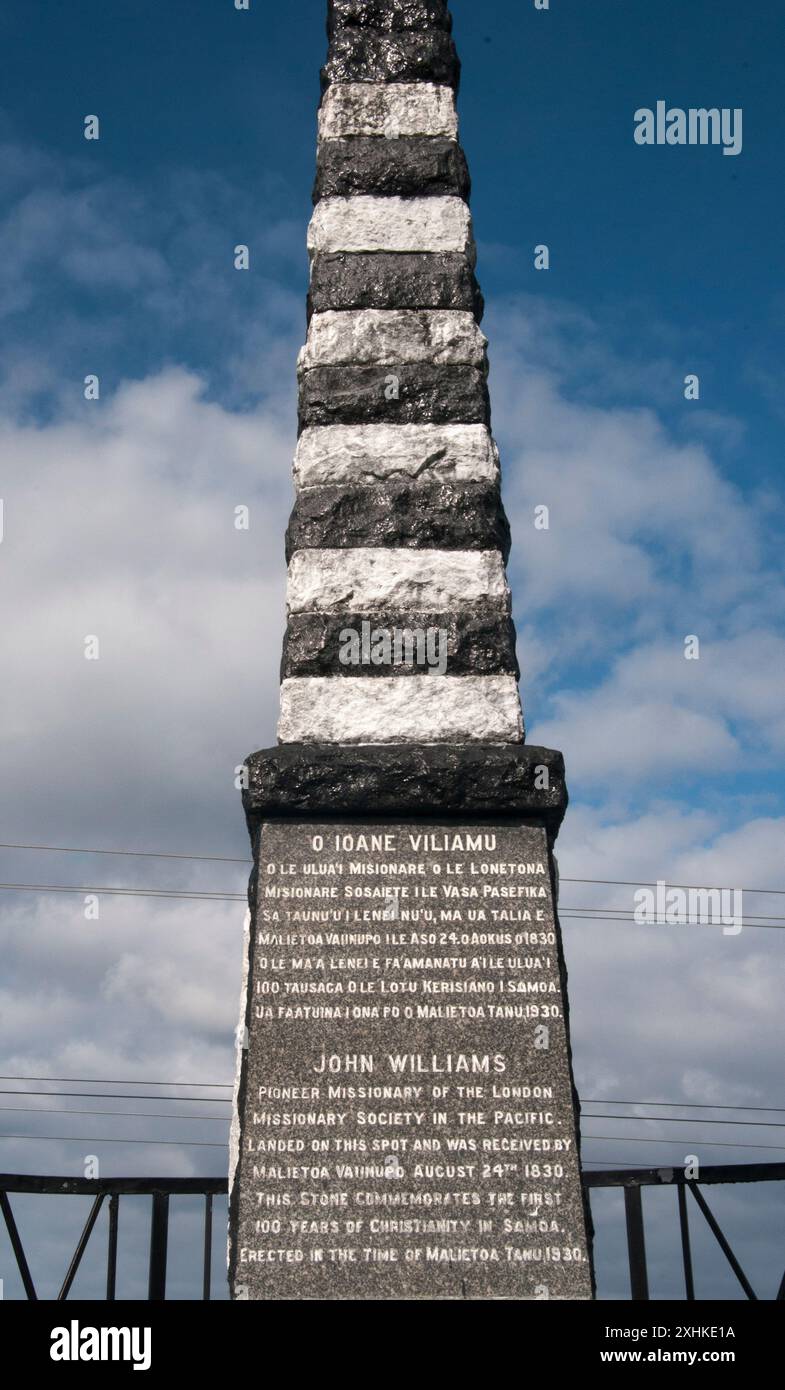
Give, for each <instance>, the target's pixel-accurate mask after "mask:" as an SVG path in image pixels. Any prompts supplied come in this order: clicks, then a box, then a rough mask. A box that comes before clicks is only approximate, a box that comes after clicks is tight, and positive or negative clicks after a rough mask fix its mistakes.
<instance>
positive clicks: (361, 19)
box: [327, 0, 452, 37]
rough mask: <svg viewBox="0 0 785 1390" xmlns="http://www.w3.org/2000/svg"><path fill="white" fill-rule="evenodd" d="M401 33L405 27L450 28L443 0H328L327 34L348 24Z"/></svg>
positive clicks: (347, 26)
mask: <svg viewBox="0 0 785 1390" xmlns="http://www.w3.org/2000/svg"><path fill="white" fill-rule="evenodd" d="M353 26H357V27H361V28H367V29H382V30H384V31H385V32H386V33H388V34H389V33H400V32H402V31H403V30H407V29H446V30H447V32H448V33H449V32H450V30H451V29H452V16H451V15H450V12H449V10H448V9H447V4H446V0H329V4H328V13H327V33H328V35H329V36H330V37H332V35H333V34H334V33H336V32H337V30H338V29H342V28H349V27H353Z"/></svg>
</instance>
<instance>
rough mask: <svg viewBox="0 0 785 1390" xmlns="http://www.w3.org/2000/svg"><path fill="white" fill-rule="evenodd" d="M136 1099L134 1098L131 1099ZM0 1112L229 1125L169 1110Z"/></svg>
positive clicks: (30, 1108) (27, 1108)
mask: <svg viewBox="0 0 785 1390" xmlns="http://www.w3.org/2000/svg"><path fill="white" fill-rule="evenodd" d="M133 1099H136V1097H133ZM0 1110H16V1111H18V1112H21V1113H22V1114H24V1115H102V1116H104V1118H106V1116H111V1117H112V1118H113V1117H114V1116H115V1115H119V1116H120V1117H121V1118H122V1119H124V1120H174V1121H175V1122H176V1123H178V1124H179V1122H180V1120H212V1122H213V1123H214V1124H215V1123H216V1121H217V1122H218V1124H222V1125H226V1124H228V1123H229V1116H228V1115H174V1114H173V1113H172V1111H171V1110H165V1111H160V1110H71V1109H65V1108H64V1107H60V1106H56V1105H46V1106H42V1107H41V1109H40V1110H39V1109H38V1107H37V1106H35V1105H0Z"/></svg>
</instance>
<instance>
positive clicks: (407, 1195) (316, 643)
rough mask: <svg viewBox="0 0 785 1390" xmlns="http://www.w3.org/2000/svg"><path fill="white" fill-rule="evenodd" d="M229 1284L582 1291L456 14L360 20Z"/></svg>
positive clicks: (303, 410)
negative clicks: (460, 116)
mask: <svg viewBox="0 0 785 1390" xmlns="http://www.w3.org/2000/svg"><path fill="white" fill-rule="evenodd" d="M328 9H329V17H328V37H329V54H328V59H327V64H326V67H325V68H324V70H323V74H322V102H321V109H320V112H319V140H318V167H317V177H316V186H315V190H314V201H315V210H314V214H313V218H312V221H311V225H310V228H309V232H308V250H309V253H310V259H311V286H310V294H309V303H308V310H309V326H308V337H307V342H306V344H305V347H304V348H303V350H302V352H301V354H300V359H299V363H298V374H299V387H300V411H299V414H300V418H299V439H298V445H297V454H296V458H295V462H294V481H295V487H296V502H295V506H294V511H293V513H292V517H291V521H290V524H289V528H288V532H287V538H286V543H287V559H288V564H289V577H288V594H287V618H288V625H287V629H286V637H285V642H284V652H283V666H282V680H281V714H280V723H279V727H278V738H279V743H278V746H277V747H275V748H270V749H264V750H263V751H261V752H258V753H255V754H253V755H252V756H251V757H250V758H248V759H247V761H246V764H245V769H246V774H247V777H246V780H247V787H246V790H245V791H244V795H243V800H244V806H245V813H246V817H247V822H248V827H249V831H250V835H251V841H252V846H253V856H254V869H253V873H252V876H251V882H250V889H249V905H250V911H249V917H248V930H247V936H246V973H245V981H244V987H243V1004H242V1017H241V1025H240V1029H239V1030H238V1037H239V1049H238V1055H239V1066H238V1082H237V1088H236V1097H235V1120H234V1125H233V1131H232V1154H231V1170H232V1171H231V1182H232V1188H231V1201H230V1261H229V1262H230V1270H229V1275H230V1284H231V1290H232V1295H233V1297H235V1298H249V1299H286V1300H292V1299H304V1300H309V1299H319V1300H334V1299H359V1300H376V1299H396V1300H400V1299H463V1298H466V1299H545V1298H553V1299H586V1298H590V1297H591V1296H592V1274H591V1258H590V1252H589V1240H588V1234H587V1220H586V1213H585V1206H584V1201H583V1196H582V1188H581V1182H580V1169H579V1155H578V1135H577V1124H576V1113H577V1111H576V1098H575V1092H574V1088H573V1081H572V1073H571V1065H570V1051H569V1038H568V1027H567V1008H566V1002H567V1001H566V992H565V987H566V976H565V971H564V963H563V957H562V950H561V941H560V935H559V926H558V920H557V915H556V872H555V865H554V860H553V853H552V849H553V841H554V839H555V837H556V834H557V832H558V829H559V825H560V823H561V820H562V817H563V815H564V811H565V807H566V803H567V794H566V789H565V783H564V765H563V760H562V757H561V754H560V753H556V752H553V751H551V750H548V749H544V748H533V747H530V746H528V745H527V744H526V743H525V742H524V731H523V720H522V715H521V707H520V701H519V696H518V683H517V682H518V676H519V671H518V666H517V662H516V657H515V634H514V629H513V626H512V621H511V613H510V591H509V588H508V584H507V578H506V573H505V561H506V559H507V554H508V549H509V528H508V525H507V519H506V517H505V514H504V510H503V507H502V502H501V497H500V480H499V456H498V452H497V449H496V445H495V443H494V440H493V437H492V435H491V430H490V406H489V399H488V389H487V358H486V347H487V344H486V340H485V338H484V337H483V335H482V333H481V331H480V328H479V320H480V318H481V316H482V308H483V304H482V297H481V295H480V292H479V289H478V286H477V282H476V279H475V274H474V267H475V248H474V242H473V239H472V226H471V218H470V213H469V207H468V196H469V176H468V172H467V168H466V161H465V158H464V155H463V151H462V149H461V146H460V145H459V143H458V135H457V118H456V109H455V94H456V89H457V85H458V74H459V64H458V59H457V57H456V53H455V48H454V44H453V39H452V34H451V28H452V25H451V19H450V15H449V12H448V8H447V5H446V3H443V0H365V3H363V0H332V3H330V4H329V7H328Z"/></svg>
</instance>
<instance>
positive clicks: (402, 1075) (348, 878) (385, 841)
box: [229, 814, 593, 1355]
mask: <svg viewBox="0 0 785 1390" xmlns="http://www.w3.org/2000/svg"><path fill="white" fill-rule="evenodd" d="M393 875H394V877H393ZM253 881H254V885H255V886H256V885H258V889H259V892H258V903H256V904H255V908H254V919H253V923H252V930H251V932H250V934H249V940H248V972H247V973H248V981H249V988H248V995H247V1002H246V1005H245V1008H244V1010H243V1013H242V1014H241V1028H240V1032H241V1034H245V1035H246V1037H247V1048H246V1050H245V1052H244V1055H243V1058H242V1066H241V1072H240V1080H239V1085H238V1088H237V1103H238V1108H239V1110H240V1114H241V1117H242V1138H243V1143H242V1145H241V1146H240V1147H239V1150H238V1166H237V1171H236V1174H235V1181H234V1182H233V1185H232V1192H231V1197H230V1213H231V1217H230V1226H231V1232H232V1240H231V1250H230V1262H229V1278H230V1284H231V1288H232V1294H233V1296H234V1297H235V1298H243V1299H248V1300H254V1301H269V1300H272V1299H277V1300H287V1301H297V1302H302V1301H303V1300H305V1301H321V1300H325V1301H332V1302H334V1301H345V1300H359V1301H369V1300H371V1301H374V1300H396V1301H399V1302H401V1301H418V1300H427V1301H431V1302H432V1301H446V1300H454V1301H459V1302H466V1301H467V1300H468V1301H476V1300H493V1301H497V1302H498V1301H501V1300H506V1301H511V1302H515V1303H516V1304H517V1303H520V1302H521V1301H524V1300H529V1301H538V1300H542V1299H543V1298H547V1299H549V1300H554V1301H559V1300H561V1301H565V1300H577V1299H582V1300H589V1299H591V1297H592V1293H593V1283H592V1271H591V1260H590V1246H589V1230H590V1219H589V1217H588V1213H587V1204H586V1203H585V1200H584V1197H583V1192H582V1186H581V1173H580V1154H579V1126H578V1119H577V1113H576V1110H577V1104H576V1095H575V1087H574V1081H573V1075H572V1068H571V1056H570V1034H569V1017H568V1007H567V991H566V970H565V965H564V957H563V952H562V949H561V942H560V936H559V923H558V917H557V912H556V875H555V869H554V865H553V862H552V859H551V856H550V854H549V845H548V839H547V832H546V830H545V827H544V826H543V825H542V824H540V823H537V822H529V823H523V822H521V821H520V820H512V821H511V820H508V819H506V818H501V819H496V820H489V821H486V822H481V823H477V822H476V821H458V822H455V821H450V820H445V819H438V820H437V819H429V820H427V821H425V822H423V821H421V820H418V821H413V820H411V819H409V820H403V819H401V820H389V819H386V818H384V817H380V816H379V815H378V814H374V815H372V816H371V817H369V818H368V819H366V820H364V821H362V822H359V823H358V822H357V821H351V820H348V819H336V820H330V819H329V818H326V817H324V816H316V817H312V818H309V819H308V820H304V821H299V822H292V821H291V820H278V819H276V820H272V819H271V820H269V821H266V822H264V823H263V825H262V826H261V827H260V834H259V836H258V839H257V842H256V844H255V845H254V875H253ZM459 885H463V886H473V887H474V888H475V891H477V892H478V893H482V894H483V899H482V901H483V902H484V903H485V906H484V907H483V908H482V911H481V912H480V911H479V910H478V911H477V918H479V919H480V921H481V925H480V927H479V928H478V929H477V930H478V931H479V932H481V933H482V935H483V938H484V943H485V944H484V945H483V947H482V948H480V949H479V950H476V949H474V950H473V949H472V948H471V947H469V948H466V947H462V946H461V945H460V944H453V942H456V943H457V942H460V941H461V939H462V937H463V936H469V937H470V936H471V935H472V934H473V931H472V928H471V926H470V925H469V922H468V921H467V918H468V912H467V907H468V904H467V903H466V900H465V899H463V900H462V899H461V897H460V896H459V897H458V899H457V901H456V899H455V898H447V895H446V891H445V890H446V889H447V888H448V887H449V888H453V889H454V890H455V892H456V893H459ZM262 887H263V890H264V891H263V892H262ZM502 890H503V891H504V892H505V897H504V898H503V897H502ZM252 892H253V893H254V896H256V894H255V891H254V890H252ZM374 892H375V902H374V899H373V898H372V897H371V894H372V893H374ZM316 893H318V894H319V895H320V896H321V899H322V901H321V904H320V906H321V908H322V909H323V910H322V911H321V912H320V911H318V910H317V911H313V912H310V913H309V912H308V911H307V907H308V904H306V903H305V902H304V899H305V898H306V897H310V896H312V895H314V894H316ZM486 893H487V894H488V895H490V896H485V894H486ZM273 907H274V912H273V911H271V909H272V908H273ZM374 908H375V911H374ZM458 908H461V909H462V911H458V910H456V909H458ZM494 908H495V911H494V910H493V909H494ZM271 919H272V921H271ZM319 922H326V923H327V924H328V925H326V926H324V927H320V926H319V925H318V924H319ZM320 932H321V933H322V934H323V938H324V940H325V944H324V946H323V947H322V948H321V949H320V948H319V946H316V947H315V948H314V947H313V946H312V945H310V943H311V942H312V941H313V939H314V938H315V937H317V938H318V936H319V934H320ZM430 933H433V934H434V935H435V937H436V940H437V942H438V941H441V940H442V939H443V937H444V936H446V940H447V942H449V943H450V944H449V945H448V944H444V945H441V947H440V946H436V947H433V946H431V947H428V946H425V947H424V946H423V945H422V937H423V934H426V940H431V939H432V938H431V936H430ZM542 933H547V937H546V940H547V941H548V943H549V944H548V948H547V949H538V948H537V945H536V943H537V942H538V941H539V939H540V936H541V934H542ZM328 939H329V943H330V944H329V945H328V944H327V941H328ZM273 943H274V944H273ZM347 947H348V949H347ZM271 955H272V957H273V959H272V960H271ZM328 982H329V983H328ZM318 992H320V997H317V994H318ZM535 1001H539V1007H538V1006H537V1005H536V1004H535ZM543 1017H547V1018H548V1020H549V1022H548V1025H547V1047H543V1046H542V1042H543V1038H542V1036H541V1035H542V1033H543V1025H542V1022H541V1020H542V1018H543ZM462 1083H465V1084H466V1085H468V1086H469V1087H470V1088H471V1089H470V1091H469V1092H468V1095H467V1090H466V1089H464V1086H463V1085H462ZM284 1095H285V1096H287V1097H293V1102H292V1101H289V1102H288V1103H287V1102H286V1101H282V1096H284ZM469 1097H470V1099H469ZM544 1097H547V1100H544ZM468 1105H471V1107H472V1111H473V1112H474V1114H473V1116H472V1119H473V1123H471V1122H470V1120H469V1117H468V1115H467V1114H466V1111H467V1109H468ZM284 1106H285V1109H284ZM467 1130H468V1132H469V1139H471V1137H472V1135H475V1144H476V1148H475V1149H474V1150H472V1147H471V1144H467ZM513 1139H516V1140H517V1141H518V1142H517V1144H513V1143H511V1140H513ZM524 1140H525V1141H527V1142H526V1146H525V1145H524ZM464 1145H466V1147H464ZM485 1155H487V1161H486V1158H485ZM554 1159H555V1160H556V1161H553V1160H554ZM524 1165H526V1166H524ZM533 1178H536V1186H534V1185H533V1183H532V1179H533ZM502 1182H504V1187H503V1188H502V1187H500V1183H502ZM303 1192H306V1193H312V1194H314V1195H313V1196H312V1197H310V1198H309V1197H305V1198H303V1196H302V1195H301V1194H302V1193H303ZM279 1204H280V1206H279ZM317 1204H319V1205H322V1204H324V1207H325V1209H326V1210H327V1211H328V1212H332V1216H331V1217H329V1218H326V1217H322V1218H321V1219H319V1218H316V1219H313V1218H312V1217H311V1218H308V1217H306V1218H303V1219H299V1220H295V1219H289V1218H288V1217H287V1218H286V1219H283V1217H282V1219H281V1221H280V1225H279V1224H278V1223H277V1221H275V1220H272V1221H271V1220H270V1218H269V1216H268V1217H267V1219H262V1220H260V1218H259V1212H260V1210H261V1211H262V1212H264V1211H267V1212H272V1211H273V1210H274V1209H275V1208H276V1207H278V1208H279V1210H281V1211H282V1212H286V1210H287V1208H288V1209H289V1211H290V1213H291V1212H292V1211H294V1212H298V1211H300V1210H301V1209H302V1206H303V1205H306V1206H307V1207H309V1208H310V1207H314V1206H316V1205H317ZM359 1212H362V1213H364V1214H365V1215H364V1217H360V1219H359V1221H358V1213H359ZM450 1213H453V1215H452V1216H450ZM350 1214H351V1215H350ZM323 1222H326V1223H327V1224H326V1226H325V1225H324V1224H322V1223H323ZM360 1222H361V1223H362V1224H360ZM325 1231H327V1232H329V1233H330V1234H329V1235H328V1239H333V1240H335V1241H340V1245H339V1246H338V1247H337V1248H336V1246H328V1247H326V1248H325V1244H324V1241H325ZM338 1250H340V1252H341V1254H340V1256H339V1255H338ZM556 1251H558V1252H559V1256H560V1257H558V1256H557V1255H556ZM566 1251H568V1252H569V1256H567V1255H566V1254H565V1253H564V1252H566ZM480 1252H482V1253H480ZM524 1316H525V1315H524ZM531 1316H532V1325H533V1326H534V1327H535V1329H536V1331H537V1332H539V1333H540V1334H542V1328H541V1326H540V1324H541V1322H542V1319H541V1317H539V1316H538V1312H537V1310H535V1309H533V1310H532V1315H531ZM549 1323H550V1320H549ZM554 1325H555V1324H554ZM546 1335H547V1334H546ZM554 1350H555V1354H556V1355H558V1350H557V1349H554Z"/></svg>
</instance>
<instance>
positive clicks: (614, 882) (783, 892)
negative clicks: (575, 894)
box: [0, 842, 785, 897]
mask: <svg viewBox="0 0 785 1390" xmlns="http://www.w3.org/2000/svg"><path fill="white" fill-rule="evenodd" d="M0 849H22V850H38V851H41V852H42V853H51V854H106V855H111V856H119V857H121V858H127V859H184V860H189V861H191V862H193V863H201V864H250V863H251V862H252V861H251V860H250V859H238V858H235V857H234V856H229V855H223V854H164V853H162V852H161V851H160V850H140V849H95V848H94V847H90V848H78V847H74V846H73V845H23V844H12V843H10V842H3V843H0ZM559 878H560V881H561V882H562V883H600V884H607V885H608V886H609V887H613V888H656V887H657V884H656V882H654V883H651V882H646V881H643V882H641V881H639V880H636V879H628V878H568V877H567V876H566V875H563V874H560V876H559ZM660 882H667V880H664V879H663V880H660ZM667 886H668V887H669V888H687V889H693V890H695V891H696V892H700V891H701V890H702V889H705V888H706V887H707V886H708V885H706V884H696V883H667ZM711 886H712V887H714V888H716V887H718V885H717V884H713V885H711ZM719 891H720V892H727V893H732V892H741V893H767V894H768V893H770V894H773V895H775V896H780V897H785V888H740V889H733V888H720V889H719Z"/></svg>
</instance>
